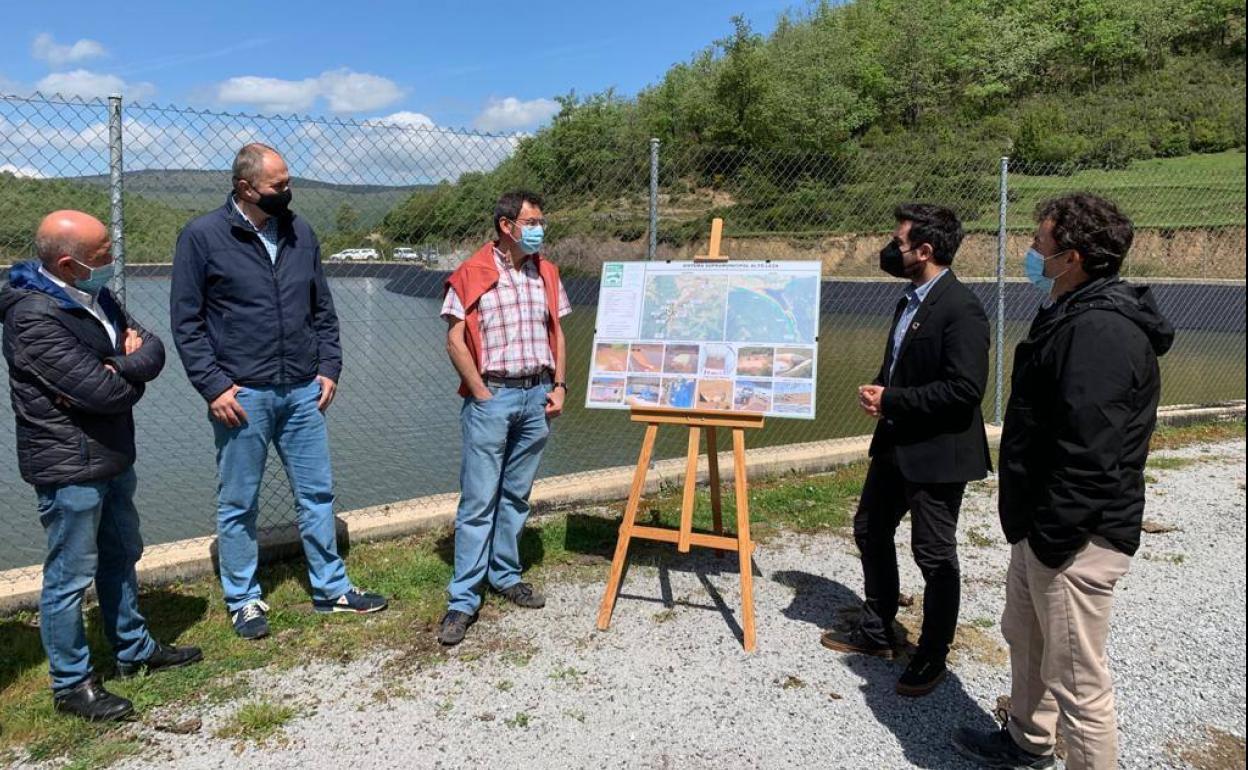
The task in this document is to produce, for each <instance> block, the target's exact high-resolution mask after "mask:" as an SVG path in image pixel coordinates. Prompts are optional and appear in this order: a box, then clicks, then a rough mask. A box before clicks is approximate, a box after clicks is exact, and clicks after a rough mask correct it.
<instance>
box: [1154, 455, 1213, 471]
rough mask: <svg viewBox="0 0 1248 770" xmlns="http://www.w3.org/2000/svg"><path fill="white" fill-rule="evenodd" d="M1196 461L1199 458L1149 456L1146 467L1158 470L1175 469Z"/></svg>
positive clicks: (1193, 463)
mask: <svg viewBox="0 0 1248 770" xmlns="http://www.w3.org/2000/svg"><path fill="white" fill-rule="evenodd" d="M1198 462H1200V460H1198V459H1196V458H1194V457H1150V458H1148V467H1149V468H1152V469H1154V470H1159V471H1177V470H1180V469H1182V468H1186V467H1187V466H1189V465H1195V464H1196V463H1198Z"/></svg>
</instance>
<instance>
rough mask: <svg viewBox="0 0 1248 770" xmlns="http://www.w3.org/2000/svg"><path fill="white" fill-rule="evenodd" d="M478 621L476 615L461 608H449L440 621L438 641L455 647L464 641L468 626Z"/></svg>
mask: <svg viewBox="0 0 1248 770" xmlns="http://www.w3.org/2000/svg"><path fill="white" fill-rule="evenodd" d="M476 622H477V616H476V615H469V614H468V613H466V612H460V611H459V610H449V611H447V613H446V614H445V615H443V616H442V620H441V621H439V622H438V641H439V642H441V643H442V644H443V645H444V646H446V647H454V646H455V645H457V644H459V643H460V642H462V641H464V636H465V635H466V634H467V633H468V626H471V625H472V624H473V623H476Z"/></svg>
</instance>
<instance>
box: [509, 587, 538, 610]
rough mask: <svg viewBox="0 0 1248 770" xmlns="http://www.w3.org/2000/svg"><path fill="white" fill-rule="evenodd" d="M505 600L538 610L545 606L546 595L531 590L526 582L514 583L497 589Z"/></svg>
mask: <svg viewBox="0 0 1248 770" xmlns="http://www.w3.org/2000/svg"><path fill="white" fill-rule="evenodd" d="M499 593H500V594H502V595H503V596H504V597H505V598H506V599H507V601H509V602H511V603H512V604H514V605H516V606H518V607H527V608H529V609H531V610H540V609H541V608H542V607H545V606H546V597H545V596H542V595H541V594H539V593H538V592H537V591H534V590H533V586H532V585H530V584H528V583H516V584H515V585H514V586H511V587H509V588H504V589H503V590H501V591H499Z"/></svg>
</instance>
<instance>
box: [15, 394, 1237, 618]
mask: <svg viewBox="0 0 1248 770" xmlns="http://www.w3.org/2000/svg"><path fill="white" fill-rule="evenodd" d="M1244 413H1245V402H1243V401H1236V402H1228V403H1225V404H1215V405H1207V406H1206V405H1199V406H1198V405H1190V406H1169V407H1162V408H1161V409H1159V410H1158V412H1157V418H1158V421H1159V422H1160V423H1162V424H1167V425H1188V424H1191V423H1195V422H1200V421H1203V420H1211V419H1218V418H1233V417H1240V418H1243V417H1244ZM678 429H679V428H678V427H677V426H664V427H663V428H662V430H668V431H670V430H678ZM1000 440H1001V429H1000V428H999V427H996V426H993V425H989V426H988V441H989V443H990V444H991V445H992V446H993V447H996V446H998V445H999V444H1000ZM870 442H871V437H870V436H855V437H850V438H839V439H829V440H826V441H814V442H810V443H805V444H786V445H782V446H773V447H764V448H760V449H752V450H749V451H748V458H747V460H748V463H747V472H748V474H749V477H750V478H751V479H763V478H769V477H774V476H781V475H785V474H790V473H795V474H800V473H821V472H825V471H829V470H832V469H834V468H836V467H838V466H841V465H847V464H849V463H853V462H856V461H859V460H864V459H866V457H867V448H868V446H869V445H870ZM747 446H748V438H747ZM684 466H685V460H684V458H683V457H677V458H672V459H668V460H659V461H657V462H655V463H653V464H652V466H651V469H650V472H649V473H648V474H647V476H646V492H647V493H648V494H652V493H654V492H656V491H657V490H658V489H659V488H660V487H661V486H662V485H663V484H680V483H682V481H683V477H684V472H685V467H684ZM719 467H720V469H721V477H722V480H723V481H725V482H726V481H730V480H731V479H732V478H733V475H734V471H733V463H732V455H731V453H730V452H724V453H721V454H720V461H719ZM633 472H634V467H633V466H631V465H630V466H618V467H615V468H606V469H603V470H597V471H589V472H584V473H572V474H567V475H564V476H553V477H550V478H546V479H541V480H539V481H538V482H537V483H536V484H535V485H534V487H533V495H532V502H533V509H534V513H535V514H536V515H541V514H542V513H544V512H548V511H551V510H556V509H561V508H567V507H569V506H572V505H585V504H592V503H603V502H612V501H617V500H622V499H624V498H626V497H627V496H628V491H629V489H630V487H631V486H632V480H633ZM706 478H707V464H706V458H705V457H703V458H702V459H701V460H700V462H699V463H698V480H699V481H701V482H704V481H705V480H706ZM458 500H459V496H458V494H456V493H449V494H440V495H430V496H427V497H418V498H414V499H411V500H403V501H400V502H396V503H388V504H386V505H378V506H372V507H369V508H361V509H358V510H354V511H347V512H344V513H341V514H339V515H338V517H337V528H338V538H339V542H340V543H342V544H344V547H349V546H350V545H351V544H355V543H365V542H368V541H371V540H382V539H387V538H398V537H404V536H407V535H413V534H417V533H420V532H426V531H429V530H431V529H436V528H439V527H447V526H450V525H451V524H452V523H453V522H454V521H455V508H456V504H457V503H458ZM259 538H260V549H261V560H262V561H265V562H271V561H275V560H280V559H284V558H289V557H298V556H299V555H300V542H299V531H298V529H297V528H296V527H295V526H294V525H293V524H291V525H286V526H281V527H276V528H273V529H267V530H262V531H261V532H260V534H259ZM216 564H217V561H216V538H215V537H199V538H192V539H190V540H180V541H177V542H173V543H166V544H162V545H161V546H160V547H158V548H152V549H151V550H150V551H149V552H148V553H146V554H145V555H144V556H143V558H142V560H140V561H139V564H138V572H139V582H140V583H141V584H142V585H144V586H152V585H159V584H162V583H172V582H176V581H179V580H188V579H192V578H197V577H202V576H204V575H208V574H212V573H214V572H215V571H216ZM41 584H42V573H41V572H40V571H39V570H32V569H31V568H29V567H26V568H22V569H15V570H8V571H5V572H0V612H10V611H14V610H18V609H28V608H33V607H35V606H37V605H38V602H39V591H40V587H41Z"/></svg>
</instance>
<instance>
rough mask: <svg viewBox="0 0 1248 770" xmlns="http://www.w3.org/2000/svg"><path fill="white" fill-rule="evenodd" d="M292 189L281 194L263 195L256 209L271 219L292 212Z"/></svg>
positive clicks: (257, 202)
mask: <svg viewBox="0 0 1248 770" xmlns="http://www.w3.org/2000/svg"><path fill="white" fill-rule="evenodd" d="M291 197H292V196H291V194H290V189H289V188H288V189H285V190H283V191H281V192H280V193H261V194H260V200H258V201H256V207H257V208H259V209H260V210H261V211H263V212H264V213H266V214H268V215H269V216H271V217H280V216H282V215H283V214H285V213H286V212H287V211H289V210H290V199H291Z"/></svg>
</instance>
